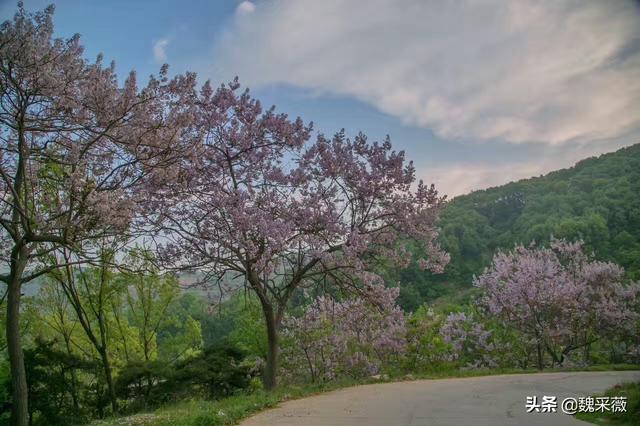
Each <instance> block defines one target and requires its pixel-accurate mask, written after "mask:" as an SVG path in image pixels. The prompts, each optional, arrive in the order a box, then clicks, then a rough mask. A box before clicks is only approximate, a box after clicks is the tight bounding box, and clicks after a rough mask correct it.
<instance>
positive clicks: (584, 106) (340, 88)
mask: <svg viewBox="0 0 640 426" xmlns="http://www.w3.org/2000/svg"><path fill="white" fill-rule="evenodd" d="M245 3H249V5H250V6H249V5H247V6H243V5H244V4H245ZM245 7H246V8H247V11H248V10H249V9H251V12H252V13H244V14H243V16H242V19H236V20H235V21H234V23H233V25H232V26H231V27H230V28H229V29H228V32H227V33H226V35H225V36H224V37H223V38H222V41H221V42H220V44H219V45H218V46H217V54H216V65H217V67H218V69H219V70H221V72H222V73H223V75H224V76H226V77H227V78H230V77H229V76H234V75H239V76H240V79H241V81H242V82H243V83H244V84H249V85H251V86H253V87H255V86H261V85H270V84H277V83H286V84H292V85H296V86H300V87H305V88H309V89H312V90H313V91H319V92H329V93H337V94H343V95H348V96H353V97H356V98H358V99H360V100H363V101H365V102H368V103H370V104H372V105H374V106H376V107H377V108H378V109H380V110H382V111H384V112H386V113H388V114H391V115H394V116H397V117H399V118H401V119H402V120H404V121H405V122H407V123H410V124H413V125H417V126H421V127H425V128H430V129H433V130H434V131H435V132H436V133H437V134H438V135H439V136H441V137H444V138H455V139H463V140H491V139H498V140H504V141H508V142H513V143H523V142H541V143H545V144H550V145H560V144H563V143H566V142H570V141H576V140H577V141H590V140H596V139H603V138H609V137H616V136H618V135H620V134H623V133H626V132H629V131H631V130H632V129H634V128H637V127H639V126H640V48H639V46H638V45H640V41H639V40H640V24H639V22H640V20H639V17H640V10H639V8H638V6H637V5H636V4H634V2H632V1H628V2H623V1H619V2H609V1H598V0H595V1H583V0H568V1H562V2H560V1H554V2H552V1H549V2H539V1H535V0H527V1H524V0H523V1H517V2H516V1H514V2H504V1H503V0H482V1H471V0H468V1H465V0H462V1H451V2H446V1H445V2H425V1H423V0H406V1H404V2H402V3H401V4H399V3H398V2H397V1H394V0H370V1H368V2H367V3H366V7H364V8H363V4H362V3H361V2H355V1H339V0H324V1H317V0H306V1H303V0H273V1H270V2H265V3H264V4H263V5H262V6H261V7H260V8H257V9H255V8H254V5H253V3H250V2H243V3H241V4H240V5H239V6H238V11H240V9H241V8H245ZM633 43H635V50H634V49H633V48H634V46H633Z"/></svg>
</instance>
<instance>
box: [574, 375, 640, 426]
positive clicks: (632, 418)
mask: <svg viewBox="0 0 640 426" xmlns="http://www.w3.org/2000/svg"><path fill="white" fill-rule="evenodd" d="M596 396H602V395H596ZM604 396H605V397H609V398H611V397H614V396H622V397H626V398H627V410H626V412H623V413H622V412H617V413H612V412H610V411H608V412H604V413H601V412H597V413H595V412H594V413H578V414H576V418H578V419H580V420H584V421H586V422H590V423H595V424H597V425H619V426H634V425H637V424H638V419H640V382H636V383H623V384H619V385H616V386H614V387H612V388H611V389H609V390H607V391H606V392H605V393H604Z"/></svg>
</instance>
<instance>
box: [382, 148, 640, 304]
mask: <svg viewBox="0 0 640 426" xmlns="http://www.w3.org/2000/svg"><path fill="white" fill-rule="evenodd" d="M440 227H441V229H442V232H441V236H440V241H441V244H442V245H443V247H444V248H445V249H446V250H447V251H448V252H449V253H450V254H451V258H452V261H451V263H450V265H449V266H448V267H447V271H446V273H445V274H442V275H440V276H436V275H432V274H429V273H425V272H422V271H420V270H418V269H417V268H414V267H412V268H409V269H407V270H404V271H388V273H387V278H388V279H389V280H395V281H400V283H401V303H402V305H403V306H404V307H405V308H407V309H413V308H415V307H416V306H419V304H421V303H422V302H423V301H430V300H433V299H436V298H438V297H440V296H445V295H447V296H449V297H451V296H453V295H455V294H457V293H460V290H462V289H467V288H469V287H471V281H472V277H473V275H474V274H478V273H480V272H482V270H483V268H484V267H486V266H487V265H489V263H490V261H491V258H492V256H493V254H494V253H495V251H496V250H497V249H500V248H505V249H509V248H511V247H513V246H514V244H516V243H524V244H528V243H529V242H531V241H538V242H542V243H545V242H547V241H548V240H549V237H550V236H551V235H553V236H555V237H557V238H567V239H572V240H573V239H582V240H584V241H585V243H586V245H587V247H588V248H589V249H590V250H592V251H593V252H594V253H595V254H596V257H597V258H599V259H602V260H611V261H614V262H616V263H618V264H620V265H622V266H624V268H625V269H626V270H627V273H628V275H629V277H631V278H632V279H634V280H638V279H640V144H636V145H633V146H630V147H627V148H623V149H621V150H619V151H616V152H613V153H609V154H604V155H601V156H599V157H592V158H588V159H585V160H582V161H580V162H578V163H577V164H576V165H575V166H574V167H571V168H568V169H563V170H558V171H555V172H552V173H549V174H548V175H545V176H542V177H536V178H531V179H524V180H520V181H518V182H512V183H509V184H506V185H503V186H499V187H494V188H490V189H486V190H481V191H475V192H472V193H470V194H468V195H463V196H459V197H456V198H455V199H453V200H452V201H451V202H450V203H449V204H448V205H447V207H446V208H445V210H444V211H443V213H442V217H441V220H440ZM462 293H465V292H462Z"/></svg>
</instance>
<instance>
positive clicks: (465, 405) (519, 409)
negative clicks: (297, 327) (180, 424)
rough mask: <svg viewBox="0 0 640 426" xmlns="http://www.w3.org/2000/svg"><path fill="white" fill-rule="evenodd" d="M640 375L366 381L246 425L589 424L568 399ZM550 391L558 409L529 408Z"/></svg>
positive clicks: (291, 404) (257, 417)
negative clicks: (567, 405) (566, 407)
mask: <svg viewBox="0 0 640 426" xmlns="http://www.w3.org/2000/svg"><path fill="white" fill-rule="evenodd" d="M639 380H640V371H612V372H584V373H540V374H514V375H501V376H485V377H469V378H459V379H443V380H416V381H406V382H397V383H381V384H373V385H363V386H355V387H351V388H345V389H341V390H337V391H333V392H328V393H325V394H321V395H317V396H313V397H309V398H304V399H298V400H293V401H287V402H284V403H282V404H280V405H279V406H278V407H276V408H273V409H270V410H267V411H263V412H261V413H258V414H257V415H255V416H253V417H251V418H249V419H247V420H245V421H244V422H243V423H241V425H243V426H258V425H259V426H267V425H278V426H281V425H282V426H289V425H304V426H317V425H331V426H341V425H373V426H377V425H429V426H440V425H491V426H496V425H545V426H553V425H580V424H583V425H584V424H588V423H585V422H581V421H578V420H576V419H575V418H574V417H573V416H570V415H566V414H564V413H562V410H561V403H562V401H563V400H564V399H565V398H569V397H572V398H576V399H577V398H579V397H583V396H589V395H592V394H594V393H598V392H602V391H604V390H605V389H607V388H609V387H611V386H613V385H615V384H617V383H621V382H629V381H639ZM545 395H546V396H556V397H557V400H558V407H557V412H556V413H542V412H538V413H536V412H533V413H527V410H526V402H527V396H537V399H538V402H539V403H540V402H541V400H542V397H543V396H545ZM551 405H553V404H551ZM639 424H640V419H639Z"/></svg>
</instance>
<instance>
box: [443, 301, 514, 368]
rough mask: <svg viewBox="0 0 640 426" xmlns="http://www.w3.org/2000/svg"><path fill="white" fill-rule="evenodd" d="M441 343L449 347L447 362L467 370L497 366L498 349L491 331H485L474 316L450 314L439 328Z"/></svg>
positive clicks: (457, 313) (500, 347) (499, 347)
mask: <svg viewBox="0 0 640 426" xmlns="http://www.w3.org/2000/svg"><path fill="white" fill-rule="evenodd" d="M440 335H441V336H442V341H443V342H444V343H445V344H447V345H449V351H448V352H447V353H446V355H445V359H446V360H447V361H457V362H462V363H464V364H465V367H467V368H481V367H485V368H494V367H497V366H498V360H497V358H498V356H497V355H498V354H497V352H498V349H504V347H502V346H501V345H499V344H496V342H495V339H494V338H493V333H492V332H491V330H487V329H486V328H485V326H484V324H483V323H482V322H480V321H479V320H478V319H477V318H475V317H474V315H470V314H466V313H464V312H452V313H450V314H449V315H447V317H446V319H445V320H444V323H443V324H442V327H441V328H440Z"/></svg>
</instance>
